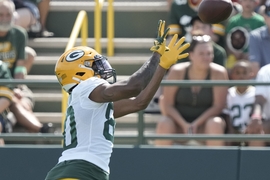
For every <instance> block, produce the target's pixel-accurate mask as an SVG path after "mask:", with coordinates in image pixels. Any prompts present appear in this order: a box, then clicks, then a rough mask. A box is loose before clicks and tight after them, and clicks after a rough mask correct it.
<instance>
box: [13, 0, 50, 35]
mask: <svg viewBox="0 0 270 180" xmlns="http://www.w3.org/2000/svg"><path fill="white" fill-rule="evenodd" d="M13 2H14V4H15V9H16V12H15V24H16V25H18V26H21V27H23V28H25V29H26V30H27V31H28V34H29V36H30V37H52V36H54V33H53V32H49V31H48V30H47V28H46V22H47V16H48V12H49V7H50V0H26V1H25V0H13Z"/></svg>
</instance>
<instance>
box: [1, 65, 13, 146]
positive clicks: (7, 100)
mask: <svg viewBox="0 0 270 180" xmlns="http://www.w3.org/2000/svg"><path fill="white" fill-rule="evenodd" d="M0 79H12V77H11V74H10V72H9V69H8V67H7V65H6V64H5V63H4V62H2V61H0ZM12 99H13V91H12V89H11V88H10V87H8V86H0V134H1V133H7V132H11V131H12V129H11V127H10V122H9V121H8V119H7V117H6V115H7V114H6V109H8V107H9V106H10V105H11V102H12ZM4 144H5V143H4V140H3V139H0V145H4Z"/></svg>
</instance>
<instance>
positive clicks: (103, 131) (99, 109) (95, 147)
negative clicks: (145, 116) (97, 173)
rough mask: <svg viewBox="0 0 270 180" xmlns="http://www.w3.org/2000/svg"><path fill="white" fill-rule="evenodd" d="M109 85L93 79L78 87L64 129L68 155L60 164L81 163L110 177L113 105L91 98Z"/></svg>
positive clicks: (68, 109)
mask: <svg viewBox="0 0 270 180" xmlns="http://www.w3.org/2000/svg"><path fill="white" fill-rule="evenodd" d="M104 83H108V82H107V81H105V80H103V79H100V78H96V77H92V78H89V79H87V80H85V81H83V82H81V83H80V84H78V85H77V87H75V88H74V89H73V91H72V93H71V95H70V96H69V99H68V108H67V112H66V119H65V125H64V132H63V135H64V144H63V146H64V151H63V153H62V156H61V157H60V158H59V162H62V161H66V160H75V159H81V160H85V161H88V162H91V163H93V164H95V165H97V166H99V167H100V168H102V169H103V170H105V171H106V172H108V173H109V161H110V156H111V153H112V148H113V137H114V128H115V120H114V117H113V104H112V103H97V102H94V101H91V100H90V99H89V98H88V96H89V95H90V93H91V92H92V91H93V90H94V89H95V88H96V87H97V86H98V85H100V84H104Z"/></svg>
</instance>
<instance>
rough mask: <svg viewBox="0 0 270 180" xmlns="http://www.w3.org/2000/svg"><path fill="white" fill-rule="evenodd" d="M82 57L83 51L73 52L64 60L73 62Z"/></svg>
mask: <svg viewBox="0 0 270 180" xmlns="http://www.w3.org/2000/svg"><path fill="white" fill-rule="evenodd" d="M83 56H84V51H83V50H75V51H72V52H71V53H69V54H68V55H67V57H66V60H67V61H68V62H71V61H75V60H77V59H80V58H81V57H83Z"/></svg>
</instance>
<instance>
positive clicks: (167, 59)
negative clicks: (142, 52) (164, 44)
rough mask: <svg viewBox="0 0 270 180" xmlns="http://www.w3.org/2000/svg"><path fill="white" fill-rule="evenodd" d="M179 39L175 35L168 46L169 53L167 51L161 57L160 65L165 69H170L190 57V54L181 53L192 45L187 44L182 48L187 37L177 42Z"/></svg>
mask: <svg viewBox="0 0 270 180" xmlns="http://www.w3.org/2000/svg"><path fill="white" fill-rule="evenodd" d="M177 38H178V35H177V34H175V35H174V36H173V38H172V40H171V42H170V43H169V45H168V47H169V51H165V52H164V54H163V55H162V56H161V57H160V62H159V65H160V66H161V67H163V68H164V69H169V68H170V67H171V66H172V65H173V64H175V63H176V62H177V61H178V60H180V59H183V58H186V57H188V53H184V54H181V53H182V52H183V51H184V50H186V49H187V48H188V47H189V46H190V44H189V43H186V44H184V45H183V46H182V47H181V45H182V44H183V42H184V41H185V37H182V38H181V39H180V40H179V41H177ZM176 41H177V42H176Z"/></svg>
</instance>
